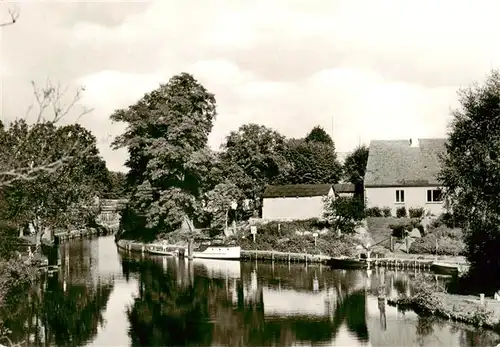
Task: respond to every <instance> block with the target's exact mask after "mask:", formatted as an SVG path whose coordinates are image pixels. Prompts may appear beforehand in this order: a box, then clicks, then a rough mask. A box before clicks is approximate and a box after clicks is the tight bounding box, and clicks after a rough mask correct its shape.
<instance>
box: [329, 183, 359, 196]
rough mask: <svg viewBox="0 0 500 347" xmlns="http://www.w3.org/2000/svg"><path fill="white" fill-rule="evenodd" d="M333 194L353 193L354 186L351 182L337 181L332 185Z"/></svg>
mask: <svg viewBox="0 0 500 347" xmlns="http://www.w3.org/2000/svg"><path fill="white" fill-rule="evenodd" d="M333 190H334V191H335V194H354V193H355V192H356V186H355V185H354V184H352V183H338V184H334V185H333Z"/></svg>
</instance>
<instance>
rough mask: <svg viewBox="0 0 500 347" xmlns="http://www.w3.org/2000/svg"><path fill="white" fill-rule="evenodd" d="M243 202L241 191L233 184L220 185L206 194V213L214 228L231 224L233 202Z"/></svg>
mask: <svg viewBox="0 0 500 347" xmlns="http://www.w3.org/2000/svg"><path fill="white" fill-rule="evenodd" d="M240 200H241V191H240V190H239V188H238V187H237V186H236V185H235V184H234V183H232V182H227V181H226V182H222V183H219V184H218V185H216V186H215V187H214V189H212V190H211V191H209V192H208V193H207V194H206V203H205V211H206V212H207V213H208V214H209V216H210V220H211V225H212V227H216V228H222V227H225V226H227V225H226V223H228V222H229V217H230V216H229V212H230V210H231V208H232V206H231V205H232V203H233V202H238V201H240Z"/></svg>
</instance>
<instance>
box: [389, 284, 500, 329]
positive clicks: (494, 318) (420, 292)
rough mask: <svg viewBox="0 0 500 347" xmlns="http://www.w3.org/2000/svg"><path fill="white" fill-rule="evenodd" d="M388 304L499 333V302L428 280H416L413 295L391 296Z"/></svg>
mask: <svg viewBox="0 0 500 347" xmlns="http://www.w3.org/2000/svg"><path fill="white" fill-rule="evenodd" d="M387 303H388V304H389V305H391V306H396V307H398V308H399V309H402V310H403V311H404V310H408V309H409V310H413V311H415V312H416V313H418V314H420V315H424V316H426V315H431V316H438V317H441V318H445V319H450V320H453V321H457V322H462V323H467V324H470V325H474V326H476V327H484V328H488V329H493V330H495V331H497V332H500V301H497V300H494V299H493V298H484V299H483V302H481V299H480V297H478V296H472V295H455V294H449V293H446V292H444V291H443V288H437V287H436V286H435V285H433V284H429V283H427V282H425V281H423V280H422V281H418V280H416V281H415V289H414V293H413V295H411V296H406V295H403V296H400V297H398V298H397V299H394V300H393V299H389V300H388V301H387Z"/></svg>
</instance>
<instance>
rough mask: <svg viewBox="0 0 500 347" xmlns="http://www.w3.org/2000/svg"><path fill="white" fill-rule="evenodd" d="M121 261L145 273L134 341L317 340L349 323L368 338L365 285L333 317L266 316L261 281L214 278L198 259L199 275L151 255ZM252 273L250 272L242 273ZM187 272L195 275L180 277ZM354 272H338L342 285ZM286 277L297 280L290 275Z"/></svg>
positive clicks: (134, 308) (135, 308)
mask: <svg viewBox="0 0 500 347" xmlns="http://www.w3.org/2000/svg"><path fill="white" fill-rule="evenodd" d="M172 262H174V261H173V260H172V261H171V262H170V263H172ZM122 264H123V273H124V274H130V273H131V272H138V273H139V279H140V284H139V286H140V288H139V293H140V294H139V296H138V297H137V298H136V299H135V300H134V302H133V304H132V305H131V307H130V308H129V310H128V317H129V321H130V331H129V335H130V337H131V340H132V345H134V346H152V345H155V346H160V345H161V346H195V345H196V346H198V345H220V346H271V345H272V346H290V345H293V344H294V342H297V341H301V342H306V341H307V342H309V343H313V344H315V343H319V342H327V341H332V339H334V338H335V336H336V334H337V333H338V331H339V328H340V326H341V325H342V324H344V323H345V324H346V326H347V328H348V330H350V331H351V332H353V333H355V334H356V335H357V336H358V339H359V340H360V341H367V340H368V329H367V325H366V317H365V315H366V310H365V294H364V292H362V291H355V292H352V293H349V294H348V295H345V296H344V297H343V298H342V300H341V301H339V302H338V303H337V306H336V308H335V314H334V316H335V318H334V321H333V322H332V321H331V319H330V317H329V316H327V315H325V316H307V315H294V316H285V317H283V316H269V315H267V316H265V315H264V296H263V290H262V286H261V285H258V286H257V289H255V288H254V289H253V290H254V292H251V291H252V289H251V288H250V287H251V286H244V285H243V283H244V281H242V280H239V279H238V280H234V281H232V280H231V281H227V280H226V279H220V278H209V277H208V276H207V271H205V270H204V269H203V268H202V266H201V267H200V265H199V266H198V267H197V265H195V268H194V273H195V275H189V273H188V271H185V269H184V267H185V265H184V264H180V265H179V266H173V267H172V266H168V267H167V269H166V271H165V269H164V268H162V266H161V265H160V264H158V263H155V262H154V261H151V260H149V261H148V260H146V261H139V260H132V259H128V258H124V259H123V262H122ZM190 264H191V263H190ZM243 266H244V265H243ZM248 275H249V272H246V273H244V275H243V277H245V278H246V277H248ZM185 276H188V277H189V276H192V278H189V280H179V277H185ZM259 276H261V274H260V273H259ZM263 276H264V277H266V276H267V274H266V273H265V272H264V273H263ZM350 276H351V275H347V277H345V278H343V277H339V283H338V285H339V287H347V286H348V282H349V281H348V279H349V278H350ZM266 278H267V277H266ZM282 279H284V280H292V279H291V278H290V279H288V278H286V276H283V277H282ZM303 281H304V282H303ZM298 282H300V283H301V284H304V286H305V282H306V281H305V279H303V278H302V277H301V276H297V278H296V283H295V284H299V283H298ZM179 283H182V284H179ZM233 283H235V284H234V285H233ZM245 283H248V281H247V282H245ZM310 284H311V281H309V285H310ZM275 286H276V284H274V285H272V286H270V287H275ZM247 287H248V288H247ZM255 290H256V291H255ZM233 291H236V293H234V295H233ZM233 297H235V298H236V299H233ZM233 300H235V302H233Z"/></svg>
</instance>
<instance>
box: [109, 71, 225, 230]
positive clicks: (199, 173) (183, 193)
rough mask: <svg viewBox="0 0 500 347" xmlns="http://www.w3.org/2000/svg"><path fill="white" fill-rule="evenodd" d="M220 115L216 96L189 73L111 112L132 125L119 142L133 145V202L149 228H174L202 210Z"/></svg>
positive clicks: (117, 144)
mask: <svg viewBox="0 0 500 347" xmlns="http://www.w3.org/2000/svg"><path fill="white" fill-rule="evenodd" d="M215 116H216V101H215V97H214V95H213V94H211V93H209V92H208V91H207V90H206V89H205V88H204V87H203V86H202V85H201V84H200V83H199V82H198V81H197V80H196V79H195V78H194V77H193V76H191V75H190V74H187V73H181V74H179V75H176V76H174V77H172V78H171V79H170V80H169V81H168V83H167V84H162V85H160V87H159V88H158V89H156V90H154V91H152V92H150V93H148V94H146V95H144V97H143V98H141V99H140V100H139V101H138V102H137V103H136V104H134V105H131V106H129V107H128V108H127V109H121V110H118V111H116V112H115V113H114V114H113V115H111V119H112V120H113V121H115V122H123V123H126V124H127V129H126V131H125V133H123V134H122V135H120V136H118V137H117V138H116V139H115V141H114V147H115V148H123V147H126V148H127V149H128V152H129V160H128V161H127V163H126V166H128V167H129V169H130V170H129V172H128V174H127V181H128V185H129V187H130V194H131V201H132V202H133V204H134V206H133V208H134V209H135V211H136V212H137V213H139V214H142V215H144V216H145V218H146V221H147V227H149V228H154V229H158V230H163V231H170V230H174V229H175V228H177V227H179V226H180V224H181V223H182V220H183V218H184V217H188V218H192V217H193V216H194V214H195V212H196V210H197V209H199V203H200V200H201V191H200V188H201V183H202V179H203V176H204V175H206V174H207V173H208V169H209V166H210V163H211V162H212V161H213V159H214V158H213V153H212V152H211V151H210V150H209V149H208V148H207V141H208V135H209V133H210V131H211V130H212V124H213V121H214V120H215Z"/></svg>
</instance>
